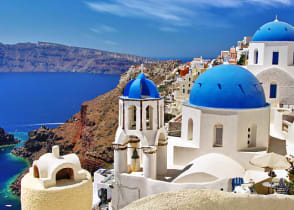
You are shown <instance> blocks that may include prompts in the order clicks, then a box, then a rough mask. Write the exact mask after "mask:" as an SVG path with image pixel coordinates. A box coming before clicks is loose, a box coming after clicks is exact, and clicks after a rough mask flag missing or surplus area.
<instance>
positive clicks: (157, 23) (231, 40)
mask: <svg viewBox="0 0 294 210" xmlns="http://www.w3.org/2000/svg"><path fill="white" fill-rule="evenodd" d="M293 9H294V0H1V4H0V42H2V43H17V42H37V41H47V42H56V43H61V44H67V45H73V46H80V47H87V48H96V49H103V50H108V51H114V52H123V53H130V54H136V55H142V56H150V57H194V56H200V55H203V56H205V57H214V56H216V55H218V54H219V51H220V50H221V49H226V48H229V47H230V46H232V45H236V42H237V41H238V40H241V39H242V38H243V36H245V35H250V36H252V35H253V34H254V32H255V31H256V30H257V29H258V28H259V27H260V26H261V25H262V24H264V23H266V22H269V21H272V20H274V18H275V14H278V17H279V20H281V21H286V22H288V23H290V24H294V12H293V11H294V10H293Z"/></svg>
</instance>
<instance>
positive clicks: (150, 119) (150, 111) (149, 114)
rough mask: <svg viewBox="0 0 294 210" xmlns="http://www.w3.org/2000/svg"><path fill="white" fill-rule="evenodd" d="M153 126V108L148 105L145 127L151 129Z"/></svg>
mask: <svg viewBox="0 0 294 210" xmlns="http://www.w3.org/2000/svg"><path fill="white" fill-rule="evenodd" d="M152 126H153V108H152V106H150V105H148V106H147V107H146V128H147V130H152Z"/></svg>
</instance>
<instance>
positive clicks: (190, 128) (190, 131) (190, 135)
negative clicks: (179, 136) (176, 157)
mask: <svg viewBox="0 0 294 210" xmlns="http://www.w3.org/2000/svg"><path fill="white" fill-rule="evenodd" d="M187 137H188V138H187V139H188V140H190V141H191V140H193V120H192V119H191V118H190V119H189V120H188V135H187Z"/></svg>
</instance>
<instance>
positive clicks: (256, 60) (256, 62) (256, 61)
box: [255, 50, 258, 64]
mask: <svg viewBox="0 0 294 210" xmlns="http://www.w3.org/2000/svg"><path fill="white" fill-rule="evenodd" d="M255 64H258V50H256V51H255Z"/></svg>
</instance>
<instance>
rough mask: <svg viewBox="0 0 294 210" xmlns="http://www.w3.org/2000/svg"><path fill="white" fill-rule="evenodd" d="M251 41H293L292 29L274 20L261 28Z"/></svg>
mask: <svg viewBox="0 0 294 210" xmlns="http://www.w3.org/2000/svg"><path fill="white" fill-rule="evenodd" d="M252 41H257V42H258V41H294V28H293V26H291V25H290V24H288V23H285V22H280V21H278V20H275V21H273V22H269V23H266V24H264V25H263V26H261V27H260V28H259V29H258V30H257V31H256V32H255V34H254V36H253V39H252Z"/></svg>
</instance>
